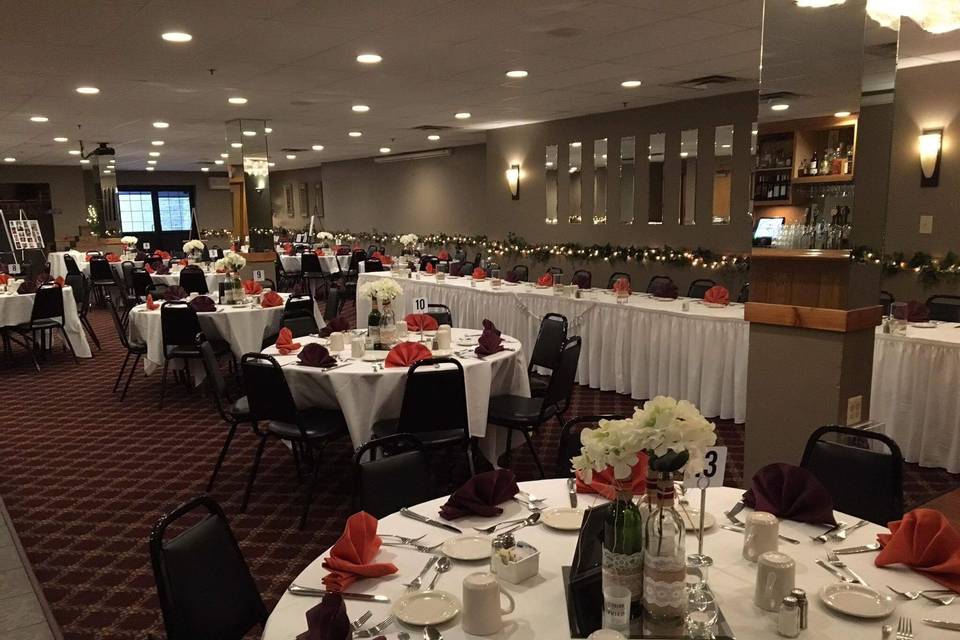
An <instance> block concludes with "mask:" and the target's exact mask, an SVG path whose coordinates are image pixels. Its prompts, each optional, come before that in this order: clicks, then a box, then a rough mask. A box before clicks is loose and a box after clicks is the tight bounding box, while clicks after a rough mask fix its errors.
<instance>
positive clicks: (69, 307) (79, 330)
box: [0, 287, 93, 358]
mask: <svg viewBox="0 0 960 640" xmlns="http://www.w3.org/2000/svg"><path fill="white" fill-rule="evenodd" d="M34 297H35V296H34V294H32V293H24V294H0V326H5V327H9V326H14V325H18V324H21V323H24V322H30V313H31V312H32V311H33V299H34ZM63 314H64V318H63V323H64V330H65V331H66V334H67V337H68V338H70V344H71V345H73V351H74V353H76V354H77V357H78V358H92V357H93V354H92V353H91V352H90V345H89V344H88V343H87V334H86V333H85V332H84V330H83V325H82V324H81V323H80V316H79V315H78V314H77V303H76V301H75V300H74V299H73V289H72V288H71V287H63Z"/></svg>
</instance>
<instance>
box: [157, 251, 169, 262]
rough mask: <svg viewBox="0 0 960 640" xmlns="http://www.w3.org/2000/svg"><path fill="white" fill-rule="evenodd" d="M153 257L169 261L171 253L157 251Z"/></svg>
mask: <svg viewBox="0 0 960 640" xmlns="http://www.w3.org/2000/svg"><path fill="white" fill-rule="evenodd" d="M153 255H155V256H157V257H158V258H163V259H164V260H169V259H170V252H169V251H163V250H162V249H157V250H156V251H155V252H154V253H153Z"/></svg>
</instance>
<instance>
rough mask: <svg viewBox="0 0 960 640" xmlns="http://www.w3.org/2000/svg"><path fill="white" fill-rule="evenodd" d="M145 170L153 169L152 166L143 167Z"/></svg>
mask: <svg viewBox="0 0 960 640" xmlns="http://www.w3.org/2000/svg"><path fill="white" fill-rule="evenodd" d="M144 169H146V170H147V171H153V169H154V167H144Z"/></svg>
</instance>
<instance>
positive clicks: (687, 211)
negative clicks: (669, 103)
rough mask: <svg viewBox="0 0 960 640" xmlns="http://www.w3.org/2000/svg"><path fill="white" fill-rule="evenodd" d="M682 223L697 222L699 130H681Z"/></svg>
mask: <svg viewBox="0 0 960 640" xmlns="http://www.w3.org/2000/svg"><path fill="white" fill-rule="evenodd" d="M679 221H680V224H685V225H691V224H696V222H697V130H696V129H684V130H683V131H681V132H680V219H679Z"/></svg>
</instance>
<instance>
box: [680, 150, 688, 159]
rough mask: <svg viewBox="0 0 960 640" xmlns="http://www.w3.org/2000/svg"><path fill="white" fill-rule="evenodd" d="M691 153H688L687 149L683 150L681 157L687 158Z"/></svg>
mask: <svg viewBox="0 0 960 640" xmlns="http://www.w3.org/2000/svg"><path fill="white" fill-rule="evenodd" d="M689 155H690V154H689V153H687V152H686V151H681V152H680V157H681V158H686V157H687V156H689Z"/></svg>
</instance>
